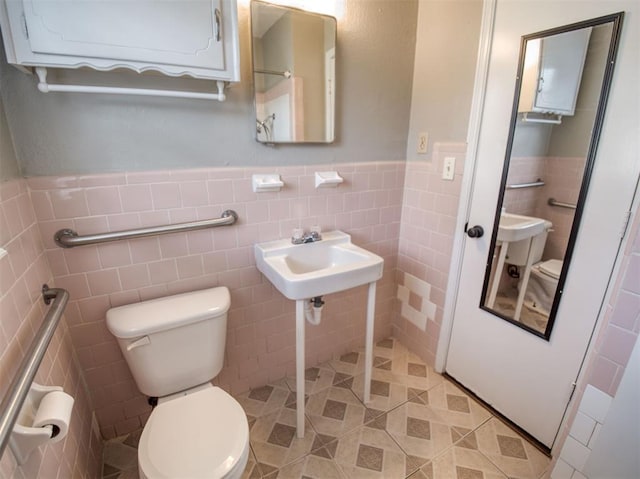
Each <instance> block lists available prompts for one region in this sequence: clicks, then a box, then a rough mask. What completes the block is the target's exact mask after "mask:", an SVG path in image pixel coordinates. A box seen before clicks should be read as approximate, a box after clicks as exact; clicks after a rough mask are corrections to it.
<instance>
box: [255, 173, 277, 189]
mask: <svg viewBox="0 0 640 479" xmlns="http://www.w3.org/2000/svg"><path fill="white" fill-rule="evenodd" d="M283 186H284V182H283V181H282V180H281V179H280V175H278V174H277V173H274V174H270V175H253V176H252V177H251V187H252V188H253V192H254V193H262V192H265V191H280V189H281V188H282V187H283Z"/></svg>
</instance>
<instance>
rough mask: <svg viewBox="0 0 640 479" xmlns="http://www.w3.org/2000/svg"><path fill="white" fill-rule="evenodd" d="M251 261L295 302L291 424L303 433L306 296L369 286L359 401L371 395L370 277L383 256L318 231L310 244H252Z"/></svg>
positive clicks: (372, 286) (372, 306) (346, 238)
mask: <svg viewBox="0 0 640 479" xmlns="http://www.w3.org/2000/svg"><path fill="white" fill-rule="evenodd" d="M254 253H255V259H256V265H257V267H258V270H259V271H260V272H261V273H262V274H264V275H265V276H266V277H267V279H268V280H269V281H271V283H272V284H273V285H274V286H275V287H276V289H277V290H278V291H280V292H281V293H282V294H283V295H284V296H286V297H287V298H289V299H293V300H295V301H296V413H297V417H296V422H297V434H298V437H304V386H305V383H304V369H305V368H304V328H305V313H304V307H305V302H306V301H308V300H309V298H313V297H316V296H323V295H325V294H330V293H336V292H338V291H343V290H345V289H349V288H354V287H356V286H361V285H363V284H368V285H369V290H368V296H367V324H366V335H365V337H366V339H365V341H366V344H365V365H364V378H365V381H364V401H365V403H367V402H369V399H370V396H371V367H372V359H373V318H374V313H375V297H376V281H377V280H379V279H380V278H381V277H382V268H383V265H384V260H383V259H382V258H381V257H380V256H378V255H376V254H373V253H371V252H370V251H367V250H366V249H364V248H360V247H359V246H356V245H354V244H353V243H352V242H351V236H349V235H348V234H346V233H343V232H342V231H331V232H328V233H323V239H322V240H320V241H316V242H313V243H305V244H297V245H295V244H292V243H291V240H290V239H285V240H277V241H270V242H267V243H261V244H256V245H255V247H254Z"/></svg>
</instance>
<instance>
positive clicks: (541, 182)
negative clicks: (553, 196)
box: [507, 178, 544, 190]
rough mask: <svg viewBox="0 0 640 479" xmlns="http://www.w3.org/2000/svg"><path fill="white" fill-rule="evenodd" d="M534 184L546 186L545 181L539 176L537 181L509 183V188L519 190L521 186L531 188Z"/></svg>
mask: <svg viewBox="0 0 640 479" xmlns="http://www.w3.org/2000/svg"><path fill="white" fill-rule="evenodd" d="M533 186H544V181H542V180H541V179H540V178H538V179H537V180H536V181H532V182H530V183H517V184H515V185H507V189H508V190H517V189H519V188H531V187H533Z"/></svg>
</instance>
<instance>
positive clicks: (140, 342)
mask: <svg viewBox="0 0 640 479" xmlns="http://www.w3.org/2000/svg"><path fill="white" fill-rule="evenodd" d="M147 344H151V340H150V339H149V336H143V337H141V338H140V339H136V340H135V341H133V342H132V343H129V344H128V345H127V351H131V350H132V349H136V348H139V347H140V346H146V345H147Z"/></svg>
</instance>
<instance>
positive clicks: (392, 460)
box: [334, 426, 420, 479]
mask: <svg viewBox="0 0 640 479" xmlns="http://www.w3.org/2000/svg"><path fill="white" fill-rule="evenodd" d="M334 460H335V461H336V462H337V463H338V465H339V466H340V467H341V469H342V472H343V473H344V475H345V476H346V477H348V478H350V479H360V478H403V477H406V475H407V469H410V471H409V472H412V470H415V469H418V467H420V466H419V465H418V466H415V465H414V463H413V458H410V457H408V456H407V455H406V454H404V452H402V450H401V449H400V448H399V447H398V445H397V444H396V443H395V442H394V441H393V439H391V437H390V436H389V435H388V434H387V433H386V432H385V431H382V430H379V429H374V428H370V427H367V426H363V427H360V428H358V429H356V430H354V431H352V432H350V433H349V434H347V435H345V436H343V437H342V438H340V439H339V440H338V441H337V446H336V452H335V457H334Z"/></svg>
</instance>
